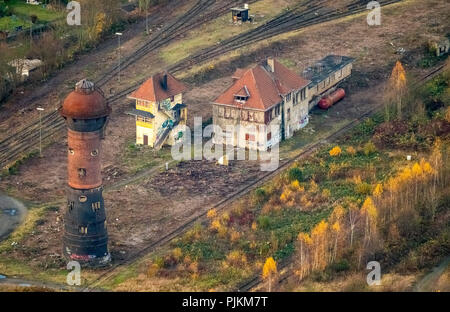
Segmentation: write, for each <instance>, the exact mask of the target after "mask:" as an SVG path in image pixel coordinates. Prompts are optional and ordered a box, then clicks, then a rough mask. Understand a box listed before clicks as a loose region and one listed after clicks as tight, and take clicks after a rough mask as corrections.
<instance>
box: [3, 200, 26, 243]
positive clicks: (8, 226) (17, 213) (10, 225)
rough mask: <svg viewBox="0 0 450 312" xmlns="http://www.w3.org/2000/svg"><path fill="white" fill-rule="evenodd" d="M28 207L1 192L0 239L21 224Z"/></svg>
mask: <svg viewBox="0 0 450 312" xmlns="http://www.w3.org/2000/svg"><path fill="white" fill-rule="evenodd" d="M26 214H27V208H26V207H25V205H24V204H22V203H21V202H19V201H18V200H16V199H14V198H11V197H8V196H6V195H2V194H0V241H2V240H3V239H5V238H6V237H7V236H8V235H9V234H10V233H11V232H12V231H13V230H14V229H15V228H16V227H17V226H19V225H20V223H21V222H22V220H23V219H24V217H25V215H26Z"/></svg>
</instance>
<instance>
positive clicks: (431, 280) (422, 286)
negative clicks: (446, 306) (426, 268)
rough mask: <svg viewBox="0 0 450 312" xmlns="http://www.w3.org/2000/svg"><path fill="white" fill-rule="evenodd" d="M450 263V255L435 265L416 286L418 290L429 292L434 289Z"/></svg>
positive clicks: (415, 288) (415, 289)
mask: <svg viewBox="0 0 450 312" xmlns="http://www.w3.org/2000/svg"><path fill="white" fill-rule="evenodd" d="M449 265H450V256H449V257H447V258H445V259H444V260H443V261H442V262H441V263H440V264H439V265H438V266H437V267H434V268H433V269H432V270H431V272H430V273H428V274H427V275H425V276H424V277H423V278H422V279H421V280H420V281H419V282H418V283H417V284H416V286H415V287H414V291H416V292H429V291H433V286H434V285H435V284H436V282H437V281H438V280H439V278H440V277H441V275H442V274H443V273H444V272H445V270H446V269H447V267H448V266H449Z"/></svg>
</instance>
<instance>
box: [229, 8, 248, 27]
mask: <svg viewBox="0 0 450 312" xmlns="http://www.w3.org/2000/svg"><path fill="white" fill-rule="evenodd" d="M249 11H250V9H249V7H248V4H244V6H243V7H242V8H231V18H232V20H233V22H235V23H236V22H247V21H251V17H250V15H249Z"/></svg>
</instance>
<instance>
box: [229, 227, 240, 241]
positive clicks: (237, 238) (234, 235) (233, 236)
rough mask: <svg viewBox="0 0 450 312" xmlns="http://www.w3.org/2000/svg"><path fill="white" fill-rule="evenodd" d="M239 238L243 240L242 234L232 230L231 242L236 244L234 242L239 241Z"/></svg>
mask: <svg viewBox="0 0 450 312" xmlns="http://www.w3.org/2000/svg"><path fill="white" fill-rule="evenodd" d="M239 238H241V234H240V233H239V232H238V231H236V230H231V233H230V240H231V241H232V242H233V243H234V242H236V241H238V240H239Z"/></svg>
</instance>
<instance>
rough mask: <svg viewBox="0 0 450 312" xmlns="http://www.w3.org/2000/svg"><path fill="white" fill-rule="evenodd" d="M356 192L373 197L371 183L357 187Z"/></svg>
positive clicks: (363, 183) (364, 183) (360, 184)
mask: <svg viewBox="0 0 450 312" xmlns="http://www.w3.org/2000/svg"><path fill="white" fill-rule="evenodd" d="M355 191H356V193H358V194H359V195H371V194H372V186H371V185H370V184H369V183H366V182H362V183H359V184H357V185H356V188H355Z"/></svg>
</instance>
